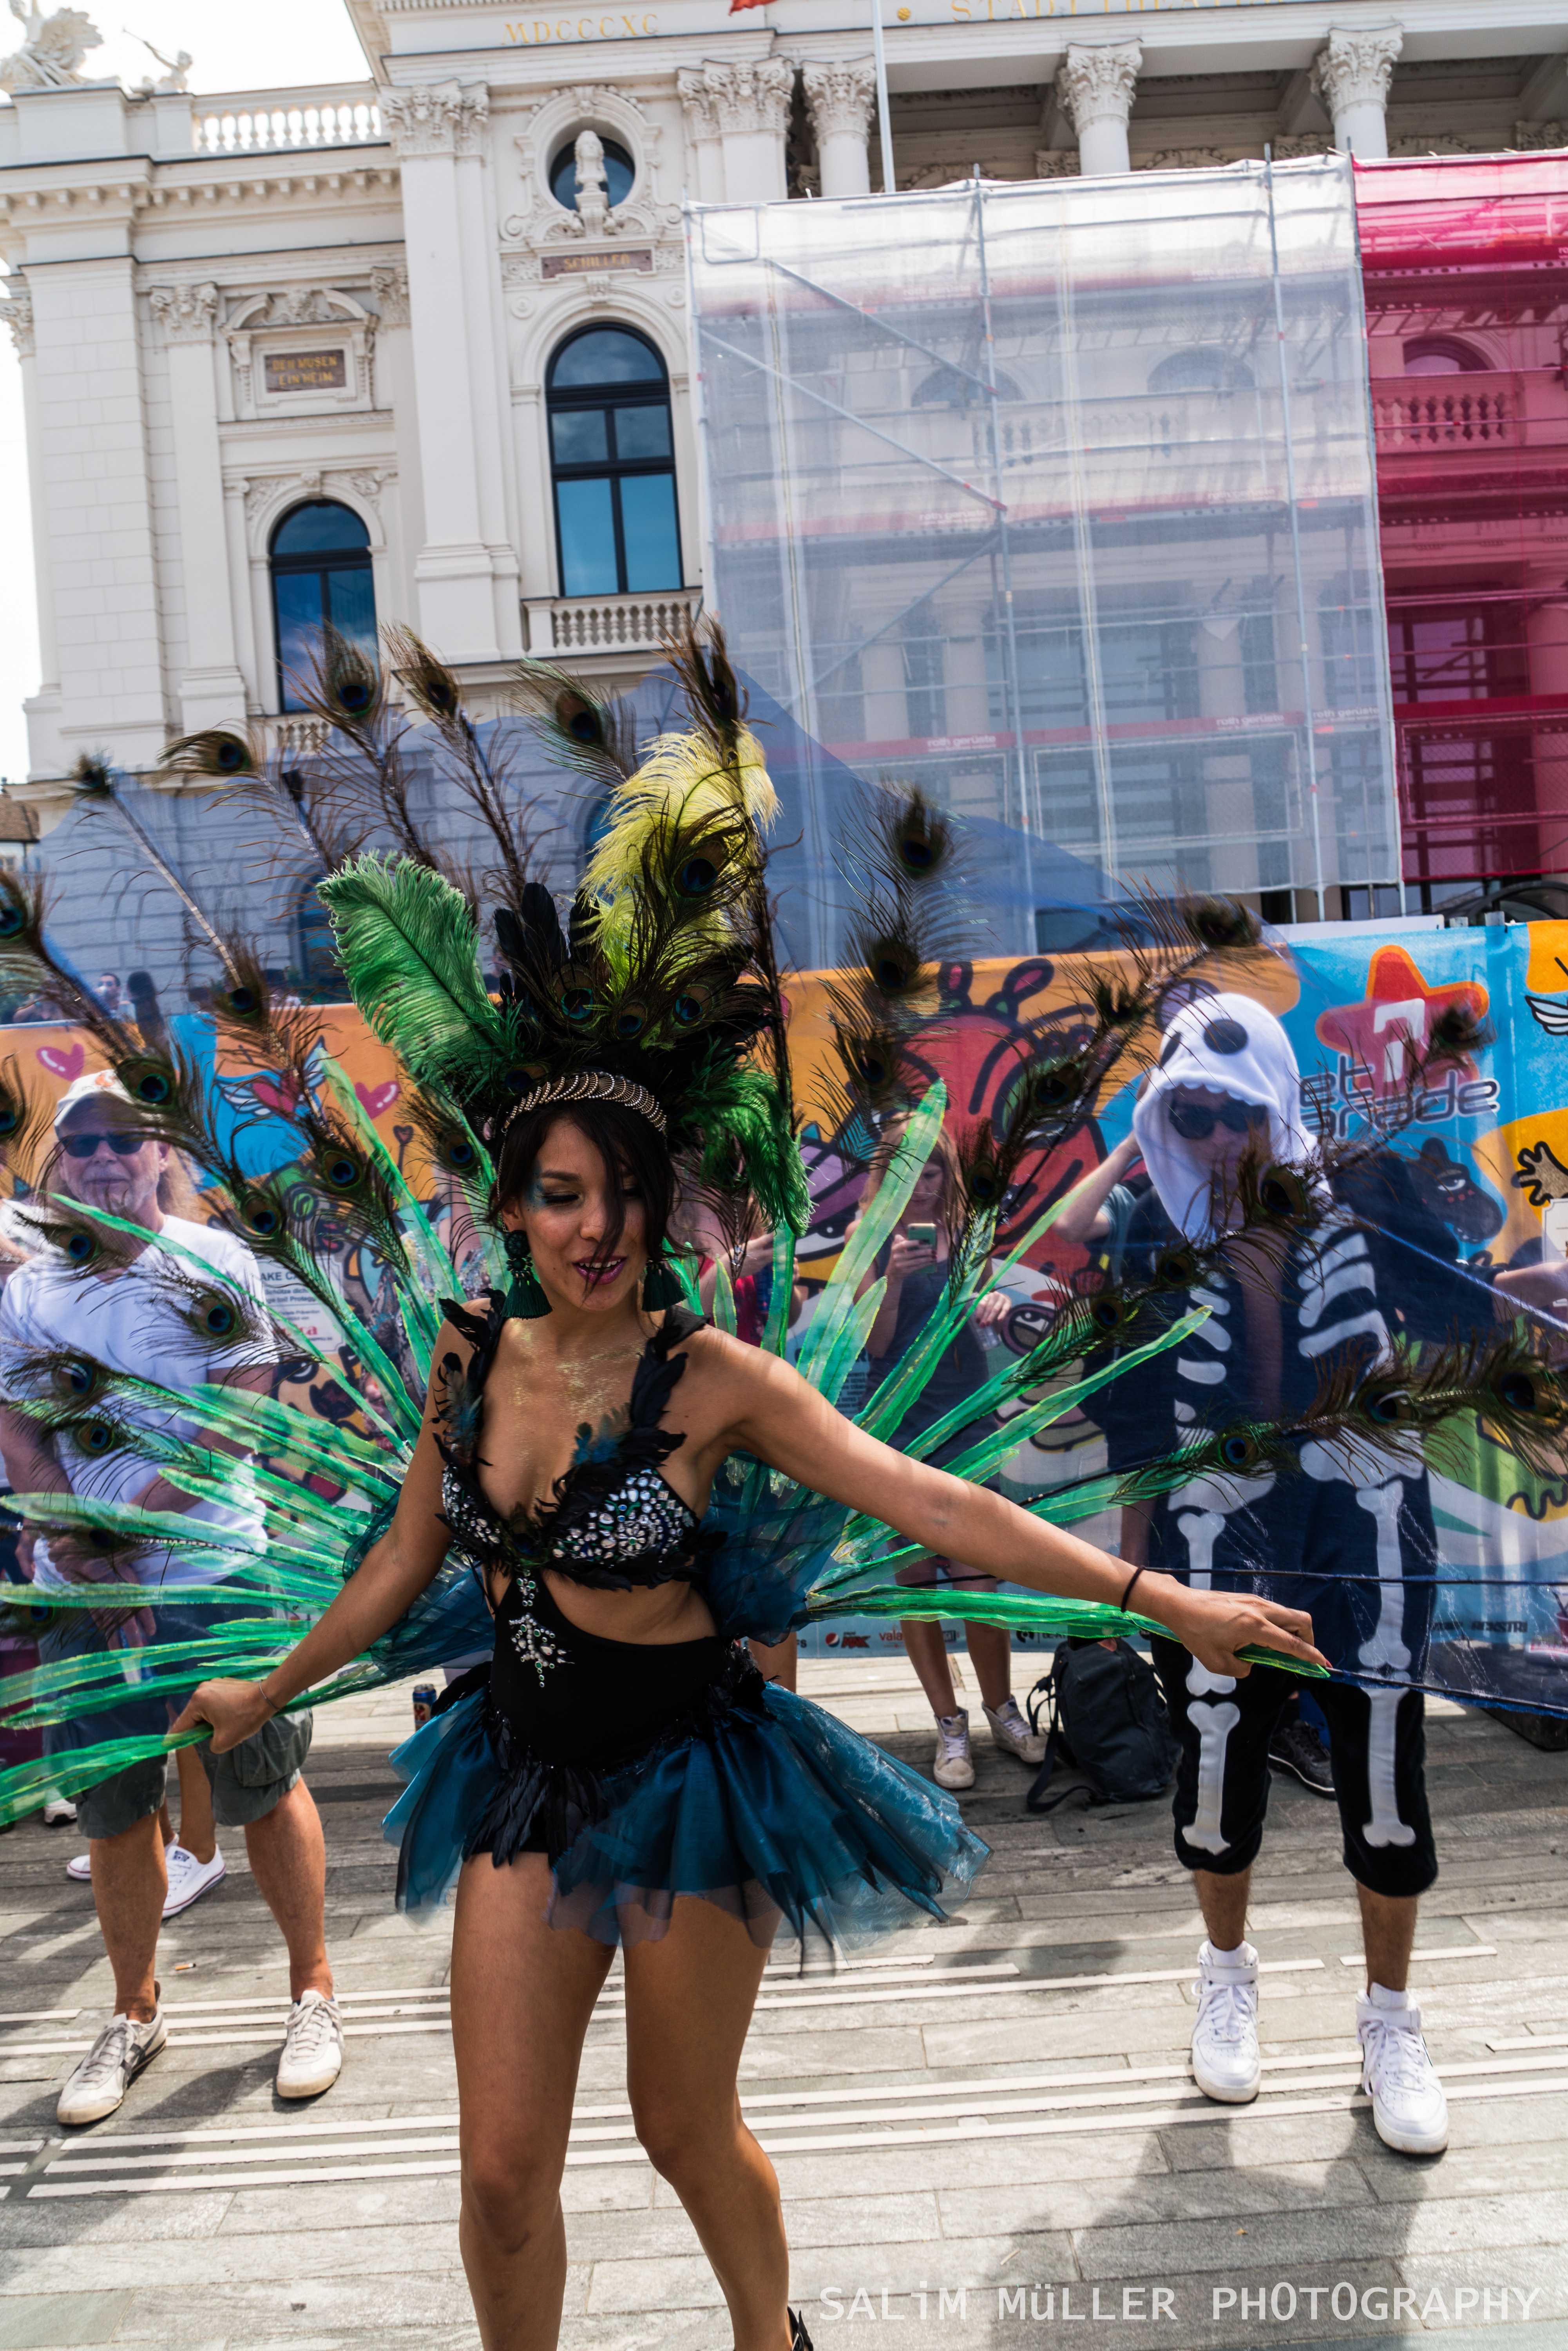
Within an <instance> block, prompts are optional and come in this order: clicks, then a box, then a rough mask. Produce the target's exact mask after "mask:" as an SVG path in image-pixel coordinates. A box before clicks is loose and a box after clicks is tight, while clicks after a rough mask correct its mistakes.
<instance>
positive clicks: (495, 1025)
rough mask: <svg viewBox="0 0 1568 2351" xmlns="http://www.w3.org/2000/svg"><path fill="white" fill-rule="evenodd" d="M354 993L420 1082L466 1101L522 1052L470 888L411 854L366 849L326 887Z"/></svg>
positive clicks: (321, 891) (324, 896) (324, 894)
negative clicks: (484, 952) (504, 1010)
mask: <svg viewBox="0 0 1568 2351" xmlns="http://www.w3.org/2000/svg"><path fill="white" fill-rule="evenodd" d="M319 895H320V899H321V903H322V904H323V905H324V906H325V907H326V909H327V912H328V914H329V915H330V917H331V922H332V931H333V935H334V937H335V939H336V941H337V947H338V958H339V961H340V963H341V965H342V967H343V972H344V975H345V977H346V978H347V979H348V982H349V986H350V988H351V989H352V990H353V995H354V1001H355V1003H356V1004H357V1005H358V1006H359V1007H360V1009H361V1011H362V1012H363V1014H364V1016H365V1018H366V1019H367V1020H368V1021H369V1022H370V1024H371V1028H372V1029H374V1030H375V1033H376V1035H377V1036H378V1037H379V1038H380V1039H381V1040H382V1043H383V1044H384V1045H390V1046H391V1048H392V1051H393V1052H394V1053H395V1054H396V1055H397V1056H398V1059H399V1060H400V1061H402V1062H403V1063H404V1064H405V1066H406V1067H407V1068H408V1069H409V1070H410V1071H413V1075H414V1077H415V1078H416V1079H417V1080H418V1081H419V1083H420V1084H421V1085H429V1086H436V1087H440V1088H442V1089H443V1090H444V1091H449V1092H452V1093H454V1094H455V1095H456V1096H457V1097H458V1099H459V1100H466V1099H468V1098H469V1097H470V1096H471V1095H472V1094H474V1093H475V1092H477V1091H479V1090H480V1089H481V1088H483V1087H486V1086H493V1085H495V1084H497V1083H498V1082H499V1081H500V1080H501V1078H502V1077H503V1075H504V1073H505V1071H507V1068H508V1067H509V1066H510V1065H511V1064H512V1062H514V1061H516V1060H517V1058H518V1049H517V1041H516V1040H515V1038H514V1036H513V1033H512V1029H511V1027H510V1024H509V1023H508V1022H507V1019H505V1018H504V1017H503V1015H502V1014H501V1013H499V1012H498V1011H497V1008H496V1007H495V1006H494V1005H493V1004H492V1003H491V1001H490V998H489V995H488V993H487V991H486V987H485V981H484V976H483V974H482V973H481V972H480V969H479V965H478V935H477V930H476V924H475V919H474V915H473V914H472V912H471V910H470V908H469V906H468V904H467V901H466V900H465V898H464V896H463V894H462V893H461V892H460V891H458V890H455V889H454V888H453V886H452V884H451V883H450V882H446V881H444V880H443V879H442V877H441V875H440V874H439V873H434V872H432V871H431V870H430V868H429V867H428V866H426V865H416V864H414V863H413V861H412V860H411V859H408V858H402V859H390V858H382V857H372V856H364V857H357V858H355V859H354V860H353V861H352V862H350V864H347V865H345V866H344V867H343V868H342V869H341V870H340V872H337V873H333V874H330V875H329V877H328V878H327V880H326V881H325V882H323V883H320V884H319Z"/></svg>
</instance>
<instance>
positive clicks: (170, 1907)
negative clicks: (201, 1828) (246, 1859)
mask: <svg viewBox="0 0 1568 2351" xmlns="http://www.w3.org/2000/svg"><path fill="white" fill-rule="evenodd" d="M163 1861H164V1865H165V1867H166V1868H167V1870H168V1872H169V1893H168V1896H167V1899H166V1900H165V1902H164V1904H163V1916H164V1917H165V1918H177V1917H179V1915H180V1913H181V1911H182V1910H188V1909H189V1908H190V1907H191V1905H192V1903H193V1902H199V1901H200V1899H201V1897H202V1896H203V1895H204V1894H205V1893H207V1892H208V1890H209V1889H210V1888H211V1887H213V1886H216V1885H217V1884H218V1882H219V1880H220V1879H221V1878H224V1877H226V1876H227V1875H228V1871H227V1868H226V1866H225V1862H224V1857H223V1855H222V1854H221V1853H220V1852H219V1851H218V1848H217V1846H216V1845H214V1847H213V1857H212V1859H211V1861H198V1860H197V1859H196V1856H195V1855H194V1854H193V1853H192V1852H190V1851H188V1849H187V1848H186V1847H185V1846H184V1845H183V1844H166V1845H165V1846H164V1848H163Z"/></svg>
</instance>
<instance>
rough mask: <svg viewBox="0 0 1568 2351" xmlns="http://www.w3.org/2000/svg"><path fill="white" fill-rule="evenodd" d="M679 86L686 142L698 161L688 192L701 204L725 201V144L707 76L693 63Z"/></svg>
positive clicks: (688, 177) (681, 74) (688, 181)
mask: <svg viewBox="0 0 1568 2351" xmlns="http://www.w3.org/2000/svg"><path fill="white" fill-rule="evenodd" d="M675 88H676V89H678V90H679V92H680V94H681V112H682V114H683V115H684V117H685V126H686V144H687V146H688V147H689V148H690V149H691V151H692V154H693V157H694V159H695V170H689V171H688V172H687V175H686V186H687V189H688V192H689V193H691V194H692V195H694V196H695V198H696V200H697V202H698V204H723V202H724V145H723V141H722V140H721V137H720V134H719V127H718V115H717V113H716V110H715V107H714V99H713V92H712V90H711V89H709V88H708V86H707V78H706V75H705V74H703V73H701V72H695V73H694V72H693V71H692V70H691V68H689V67H683V68H682V69H681V71H680V72H679V73H678V74H677V75H676V76H675Z"/></svg>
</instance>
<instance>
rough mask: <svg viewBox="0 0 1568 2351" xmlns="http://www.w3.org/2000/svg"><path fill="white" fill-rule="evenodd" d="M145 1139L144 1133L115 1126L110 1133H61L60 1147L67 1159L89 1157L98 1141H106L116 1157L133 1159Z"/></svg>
mask: <svg viewBox="0 0 1568 2351" xmlns="http://www.w3.org/2000/svg"><path fill="white" fill-rule="evenodd" d="M146 1141H147V1137H146V1136H145V1135H144V1134H131V1133H129V1132H128V1131H127V1129H126V1128H124V1127H122V1126H121V1127H116V1128H115V1130H114V1132H113V1133H112V1134H62V1135H61V1137H60V1149H61V1150H62V1151H63V1152H64V1153H65V1155H66V1157H67V1158H68V1159H90V1158H91V1157H92V1155H93V1153H94V1152H95V1151H96V1150H97V1149H98V1146H99V1144H100V1143H107V1144H108V1145H109V1147H110V1150H111V1151H112V1152H113V1154H114V1155H115V1157H116V1158H117V1159H134V1158H135V1156H136V1154H137V1153H138V1152H139V1151H140V1150H141V1146H142V1144H144V1143H145V1142H146Z"/></svg>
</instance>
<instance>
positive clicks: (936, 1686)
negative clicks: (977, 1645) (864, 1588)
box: [897, 1559, 958, 1722]
mask: <svg viewBox="0 0 1568 2351" xmlns="http://www.w3.org/2000/svg"><path fill="white" fill-rule="evenodd" d="M940 1564H941V1562H940V1561H938V1560H935V1559H911V1560H906V1561H905V1562H904V1565H903V1566H902V1567H901V1568H900V1569H899V1570H898V1578H897V1580H898V1582H899V1583H913V1584H931V1583H936V1571H937V1569H938V1567H939V1566H940ZM898 1629H899V1631H900V1632H901V1633H902V1634H903V1635H904V1656H906V1657H907V1658H908V1659H909V1662H910V1664H911V1665H912V1666H913V1667H914V1668H915V1679H916V1681H918V1683H919V1684H920V1687H921V1688H922V1689H923V1690H924V1691H925V1702H926V1704H927V1705H928V1706H929V1707H930V1708H931V1711H932V1713H933V1714H934V1715H935V1716H936V1719H937V1721H938V1722H941V1721H943V1720H944V1719H946V1718H948V1717H950V1716H952V1715H955V1714H956V1713H957V1711H958V1699H957V1695H956V1691H955V1690H954V1687H953V1668H952V1667H951V1666H950V1665H949V1664H948V1662H947V1644H946V1641H945V1640H944V1638H943V1636H942V1627H941V1625H938V1624H937V1623H936V1621H935V1620H934V1619H933V1618H931V1617H929V1616H902V1617H900V1619H899V1623H898Z"/></svg>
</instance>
